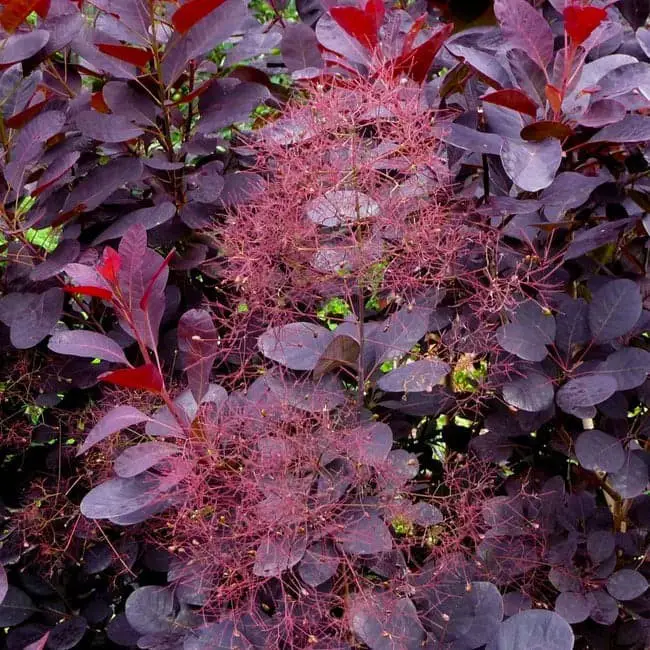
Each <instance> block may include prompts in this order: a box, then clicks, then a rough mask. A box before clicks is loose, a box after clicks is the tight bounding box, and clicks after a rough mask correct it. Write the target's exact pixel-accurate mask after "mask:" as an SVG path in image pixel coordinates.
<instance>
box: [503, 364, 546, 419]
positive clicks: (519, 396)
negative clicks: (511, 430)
mask: <svg viewBox="0 0 650 650" xmlns="http://www.w3.org/2000/svg"><path fill="white" fill-rule="evenodd" d="M502 392H503V399H504V400H505V402H506V404H509V405H510V406H512V407H514V408H516V409H519V410H521V411H527V412H529V413H539V412H540V411H544V410H546V409H547V408H549V407H550V406H552V404H553V398H554V397H555V390H554V388H553V382H552V380H551V379H550V378H549V377H546V376H544V375H542V374H539V373H537V372H530V373H529V374H528V375H527V376H526V377H521V378H520V379H515V380H514V381H511V382H508V383H506V384H504V386H503V388H502Z"/></svg>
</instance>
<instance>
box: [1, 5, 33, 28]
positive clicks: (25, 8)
mask: <svg viewBox="0 0 650 650" xmlns="http://www.w3.org/2000/svg"><path fill="white" fill-rule="evenodd" d="M43 4H44V3H43V0H9V2H8V3H6V4H5V8H4V9H3V10H2V15H0V25H2V26H3V27H4V28H5V30H6V31H8V32H15V31H16V29H17V28H18V27H19V26H20V25H21V24H22V23H23V21H24V20H25V18H27V16H29V14H31V13H32V11H35V10H36V8H37V7H39V8H40V7H41V6H42V5H43Z"/></svg>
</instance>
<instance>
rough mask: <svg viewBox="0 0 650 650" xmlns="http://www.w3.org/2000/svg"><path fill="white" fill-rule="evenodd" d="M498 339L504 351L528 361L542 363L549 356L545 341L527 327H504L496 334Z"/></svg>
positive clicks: (512, 324) (518, 325) (517, 325)
mask: <svg viewBox="0 0 650 650" xmlns="http://www.w3.org/2000/svg"><path fill="white" fill-rule="evenodd" d="M496 338H497V341H498V342H499V345H500V346H501V347H502V348H503V349H504V350H506V351H507V352H510V353H511V354H515V355H516V356H518V357H519V358H520V359H524V360H526V361H542V360H544V359H545V358H546V355H547V354H548V350H547V349H546V345H545V344H544V341H543V340H540V339H539V335H538V334H537V333H536V332H535V331H533V330H532V329H531V328H530V327H529V326H527V325H523V324H520V323H508V324H507V325H502V326H501V327H500V328H499V329H498V330H497V332H496Z"/></svg>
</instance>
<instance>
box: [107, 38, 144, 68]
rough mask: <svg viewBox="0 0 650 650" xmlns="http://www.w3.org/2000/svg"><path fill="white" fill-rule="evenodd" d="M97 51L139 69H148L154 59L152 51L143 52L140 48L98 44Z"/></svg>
mask: <svg viewBox="0 0 650 650" xmlns="http://www.w3.org/2000/svg"><path fill="white" fill-rule="evenodd" d="M97 49H98V50H99V51H100V52H102V53H103V54H108V55H109V56H113V57H115V58H116V59H120V61H126V63H131V64H132V65H135V66H137V67H138V68H146V67H147V65H148V63H149V61H151V59H152V58H153V52H152V51H151V50H143V49H141V48H139V47H132V46H130V45H113V44H111V43H98V44H97Z"/></svg>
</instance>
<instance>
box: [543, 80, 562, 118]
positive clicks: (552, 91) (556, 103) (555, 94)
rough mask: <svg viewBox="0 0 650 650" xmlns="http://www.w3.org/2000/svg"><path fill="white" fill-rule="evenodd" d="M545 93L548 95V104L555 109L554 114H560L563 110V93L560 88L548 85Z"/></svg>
mask: <svg viewBox="0 0 650 650" xmlns="http://www.w3.org/2000/svg"><path fill="white" fill-rule="evenodd" d="M544 92H545V94H546V99H548V103H549V104H550V105H551V108H552V109H553V112H554V113H559V112H560V111H561V110H562V93H561V92H560V90H559V88H556V87H555V86H552V85H551V84H546V88H545V89H544Z"/></svg>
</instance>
